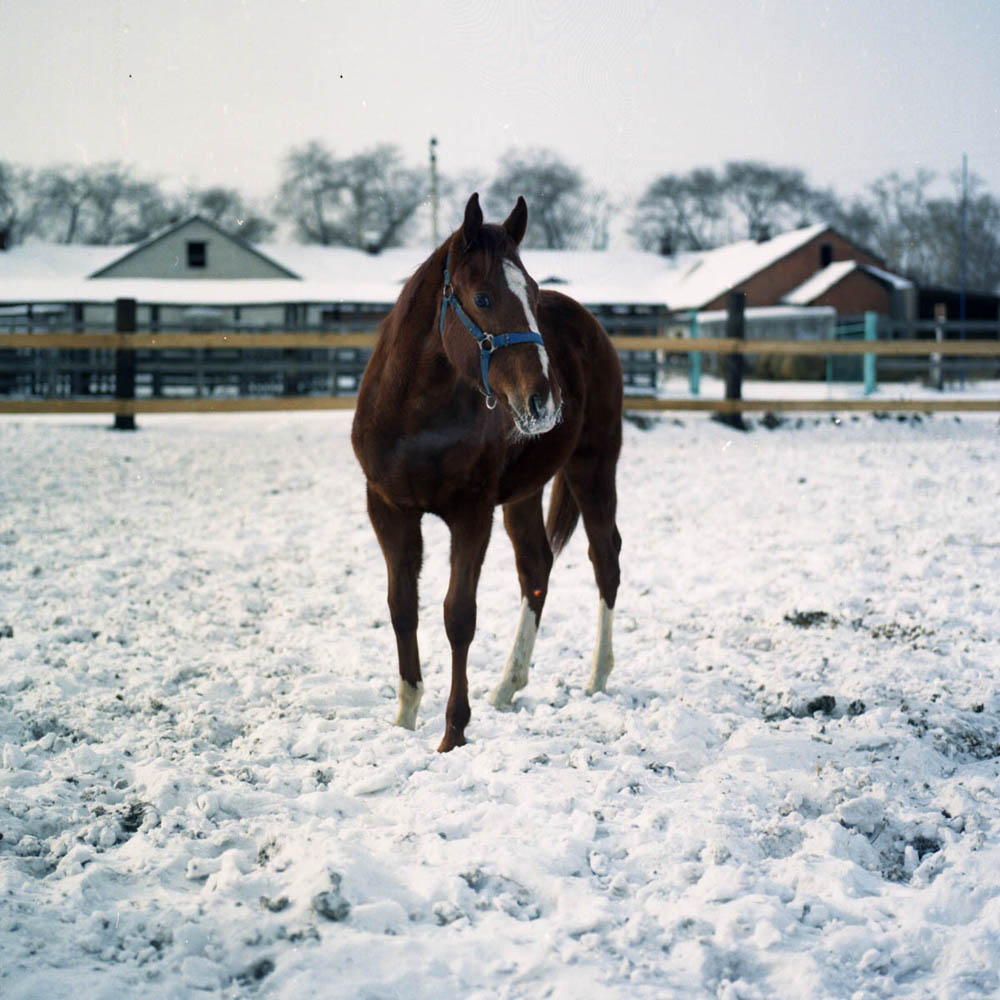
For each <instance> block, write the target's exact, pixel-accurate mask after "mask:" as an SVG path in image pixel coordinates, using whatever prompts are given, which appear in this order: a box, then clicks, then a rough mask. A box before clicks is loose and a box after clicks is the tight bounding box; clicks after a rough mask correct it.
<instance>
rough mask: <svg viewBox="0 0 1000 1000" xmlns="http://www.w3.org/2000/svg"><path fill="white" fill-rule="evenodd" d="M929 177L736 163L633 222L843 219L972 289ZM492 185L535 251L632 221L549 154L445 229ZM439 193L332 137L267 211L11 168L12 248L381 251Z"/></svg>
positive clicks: (511, 167)
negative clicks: (161, 237)
mask: <svg viewBox="0 0 1000 1000" xmlns="http://www.w3.org/2000/svg"><path fill="white" fill-rule="evenodd" d="M937 181H938V179H937V178H936V177H935V175H934V174H933V173H931V172H930V171H926V170H916V171H915V172H914V173H913V174H911V175H904V174H903V173H900V172H898V171H894V172H891V173H887V174H885V175H883V176H881V177H879V178H877V179H876V180H875V181H873V182H872V183H871V184H870V185H869V186H868V187H867V188H866V189H865V191H864V192H862V193H861V194H860V195H857V196H855V197H852V198H850V199H848V200H845V199H842V198H841V197H840V196H838V195H837V194H836V193H835V192H834V191H833V190H831V189H829V188H820V187H816V186H814V185H813V184H812V183H811V182H810V181H809V179H808V178H807V176H806V174H805V173H804V172H803V171H802V170H799V169H797V168H795V167H786V166H777V165H773V164H768V163H762V162H758V161H750V160H734V161H730V162H728V163H726V164H724V165H723V166H722V167H720V168H714V167H709V166H705V167H698V168H696V169H693V170H690V171H687V172H682V173H668V174H663V175H662V176H660V177H658V178H656V179H655V180H654V181H652V182H651V183H650V184H649V186H648V187H647V188H646V189H645V191H643V192H642V194H641V196H640V197H639V198H638V199H637V200H636V201H635V203H634V204H633V205H632V206H631V207H630V208H629V209H628V210H627V211H628V213H629V220H628V234H629V238H630V239H631V240H632V241H633V242H634V244H635V245H636V246H637V247H640V248H641V249H644V250H650V251H653V252H657V253H663V254H675V253H680V252H683V251H697V250H707V249H711V248H713V247H717V246H721V245H723V244H726V243H730V242H733V241H735V240H740V239H755V240H762V239H767V238H768V237H769V236H771V235H774V234H776V233H778V232H782V231H785V230H788V229H792V228H797V227H801V226H806V225H810V224H812V223H816V222H828V223H830V224H831V225H833V226H834V227H835V228H836V229H838V230H839V231H840V232H842V233H843V234H844V235H845V236H847V237H849V238H850V239H852V240H853V241H854V242H856V243H858V244H860V245H861V246H863V247H865V248H867V249H868V250H870V251H871V252H873V253H874V254H876V255H877V256H879V257H881V258H883V259H884V260H885V261H886V264H887V266H888V267H890V268H891V269H893V270H895V271H897V272H899V273H901V274H904V275H907V276H910V277H912V278H914V279H916V280H917V281H919V282H921V283H924V284H943V285H958V283H959V281H960V260H961V252H960V246H961V241H962V222H961V220H962V191H961V186H960V184H959V183H958V180H957V179H956V178H952V190H951V191H950V192H948V193H945V194H942V193H941V191H940V188H939V186H938V184H937ZM474 189H478V190H479V191H480V192H481V193H482V195H483V201H484V203H485V208H486V210H487V212H488V213H489V214H491V215H492V216H494V217H501V216H502V215H504V214H506V212H507V211H508V210H509V208H510V206H511V205H512V204H513V203H514V201H515V200H516V198H517V196H518V195H519V194H523V195H524V196H525V197H526V198H527V200H528V203H529V205H530V206H531V213H530V221H529V228H528V232H527V234H526V237H525V245H526V246H529V247H542V248H549V249H572V248H596V249H605V248H606V247H607V245H608V241H609V230H610V228H611V225H612V223H613V221H614V220H615V219H616V217H618V216H620V215H621V214H622V213H623V212H625V211H626V208H625V206H624V205H622V204H621V203H618V202H616V201H615V200H614V199H613V198H611V197H610V196H609V195H608V194H607V193H606V192H604V191H601V190H600V189H597V188H595V187H593V186H592V185H590V184H589V183H588V182H587V180H586V179H585V177H584V175H583V174H582V172H581V171H580V170H578V169H577V168H575V167H573V166H572V165H570V164H568V163H566V162H565V161H564V160H562V159H561V158H560V157H559V156H557V155H556V154H555V153H553V152H551V151H549V150H544V149H520V150H518V149H515V150H511V151H509V152H508V153H507V154H505V155H504V156H503V157H502V158H501V160H500V162H499V163H498V164H497V167H496V171H495V173H494V174H493V175H492V177H484V176H468V175H467V176H460V177H441V178H439V180H438V193H439V197H440V218H441V221H442V230H443V231H444V230H450V229H451V228H454V227H455V226H457V225H458V224H459V222H460V221H461V211H462V207H463V206H464V203H465V198H466V197H467V194H468V192H469V191H471V190H474ZM429 196H430V178H429V174H428V171H427V170H426V169H424V168H415V167H412V166H410V165H408V164H406V162H405V161H404V158H403V155H402V153H401V151H400V150H399V148H398V147H396V146H393V145H389V144H382V145H378V146H375V147H373V148H371V149H368V150H364V151H362V152H360V153H355V154H352V155H349V156H337V155H336V154H335V153H334V152H333V151H332V150H330V149H329V148H328V147H327V146H326V145H324V144H323V143H321V142H319V141H313V142H309V143H306V144H304V145H302V146H298V147H295V148H293V149H291V150H290V151H289V152H288V153H287V154H286V155H285V157H284V159H283V161H282V167H281V175H280V183H279V185H278V189H277V191H276V192H275V194H274V196H273V198H272V199H271V200H270V202H269V208H268V209H267V210H259V209H257V208H256V207H255V206H254V205H253V204H252V203H251V202H250V201H249V200H248V199H246V198H245V197H244V196H243V195H242V194H241V193H240V192H239V191H238V190H235V189H232V188H227V187H223V186H215V187H207V188H200V189H194V190H190V191H187V192H185V193H183V194H176V193H169V192H167V191H165V190H164V188H163V187H162V185H161V184H159V183H158V182H156V181H154V180H150V179H148V178H142V177H139V176H137V175H136V174H135V172H134V171H133V170H131V169H130V168H128V167H125V166H123V165H121V164H104V165H97V166H83V167H72V166H51V167H45V168H42V169H30V168H27V167H23V166H18V165H16V164H12V163H6V162H4V161H0V233H2V234H3V235H4V237H5V239H6V241H7V243H17V242H20V241H22V240H25V239H28V238H31V237H34V238H38V239H43V240H49V241H54V242H59V243H92V244H115V243H134V242H137V241H139V240H142V239H145V238H146V237H147V236H149V235H150V234H152V233H154V232H156V231H157V230H159V229H161V228H163V227H164V226H166V225H168V224H169V223H171V222H173V221H176V220H178V219H181V218H183V217H185V216H186V215H189V214H192V213H194V212H198V213H200V214H201V215H203V216H205V217H207V218H209V219H211V220H212V221H214V222H215V223H217V224H218V225H219V226H221V227H222V228H224V229H226V230H227V231H229V232H232V233H233V234H235V235H238V236H240V237H241V238H242V239H244V240H247V241H248V242H251V243H255V242H260V241H263V240H266V239H268V238H269V237H271V236H272V235H273V233H274V232H275V230H276V228H277V227H278V225H279V224H281V223H284V224H285V225H286V226H288V227H289V228H290V229H291V231H292V233H293V235H294V238H295V239H296V240H299V241H301V242H305V243H319V244H323V245H326V246H347V247H355V248H358V249H365V250H368V251H370V252H375V253H377V252H379V251H381V250H383V249H385V248H387V247H391V246H398V245H400V244H402V243H404V242H406V240H407V239H408V238H410V237H411V236H412V234H413V230H414V226H415V220H416V217H417V215H418V209H419V208H420V207H421V206H422V205H425V204H426V203H427V201H428V199H429ZM965 218H966V226H965V230H966V236H965V241H966V282H967V285H968V287H969V288H972V289H980V290H993V289H996V288H997V287H998V286H1000V199H998V198H997V197H996V196H995V195H994V194H993V193H992V192H990V191H989V190H988V189H987V187H986V185H985V184H984V183H983V182H982V181H981V180H980V179H979V178H977V177H975V176H973V177H972V178H971V179H970V182H969V183H968V185H967V189H966V196H965Z"/></svg>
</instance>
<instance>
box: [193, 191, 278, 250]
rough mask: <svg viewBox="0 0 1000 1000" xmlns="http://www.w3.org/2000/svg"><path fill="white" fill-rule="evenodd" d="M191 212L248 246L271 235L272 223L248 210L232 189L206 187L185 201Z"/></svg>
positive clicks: (238, 193)
mask: <svg viewBox="0 0 1000 1000" xmlns="http://www.w3.org/2000/svg"><path fill="white" fill-rule="evenodd" d="M188 200H189V202H190V207H191V209H192V210H193V211H194V212H197V213H198V214H199V215H203V216H204V217H205V218H206V219H210V220H211V221H212V222H214V223H215V224H216V225H218V226H220V227H221V228H222V229H225V230H226V232H229V233H232V234H233V235H234V236H238V237H239V238H240V239H242V240H246V241H247V242H248V243H259V242H261V241H262V240H266V239H267V238H268V237H270V236H271V234H272V233H273V232H274V228H275V227H274V223H273V222H271V221H270V220H269V219H266V218H264V216H262V215H258V214H257V213H256V212H254V211H253V210H252V209H250V208H249V207H248V206H247V204H246V202H245V201H244V199H243V196H242V195H241V194H240V192H239V191H237V190H236V189H235V188H226V187H210V188H203V189H201V190H199V191H192V192H191V193H190V195H189V197H188Z"/></svg>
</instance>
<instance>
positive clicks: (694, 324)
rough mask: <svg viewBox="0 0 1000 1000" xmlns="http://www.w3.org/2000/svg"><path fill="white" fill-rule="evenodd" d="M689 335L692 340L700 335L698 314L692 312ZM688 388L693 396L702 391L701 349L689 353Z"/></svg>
mask: <svg viewBox="0 0 1000 1000" xmlns="http://www.w3.org/2000/svg"><path fill="white" fill-rule="evenodd" d="M688 336H689V337H690V338H691V339H692V340H697V339H698V337H699V336H700V333H699V331H698V314H697V313H696V312H692V313H691V325H690V326H689V327H688ZM688 358H689V361H688V388H689V389H690V392H691V395H692V396H697V395H699V394H700V393H701V351H692V352H691V353H690V354H689V355H688Z"/></svg>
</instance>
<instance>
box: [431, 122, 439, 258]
mask: <svg viewBox="0 0 1000 1000" xmlns="http://www.w3.org/2000/svg"><path fill="white" fill-rule="evenodd" d="M437 144H438V141H437V139H436V138H435V137H434V136H431V144H430V151H431V239H432V240H433V245H434V247H437V245H438V242H439V237H438V170H437V165H438V160H437Z"/></svg>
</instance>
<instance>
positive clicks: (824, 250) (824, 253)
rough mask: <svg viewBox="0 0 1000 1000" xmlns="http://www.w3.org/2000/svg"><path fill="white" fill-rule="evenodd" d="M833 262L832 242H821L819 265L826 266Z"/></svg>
mask: <svg viewBox="0 0 1000 1000" xmlns="http://www.w3.org/2000/svg"><path fill="white" fill-rule="evenodd" d="M831 263H833V244H832V243H820V245H819V266H820V267H826V265H827V264H831Z"/></svg>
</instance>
